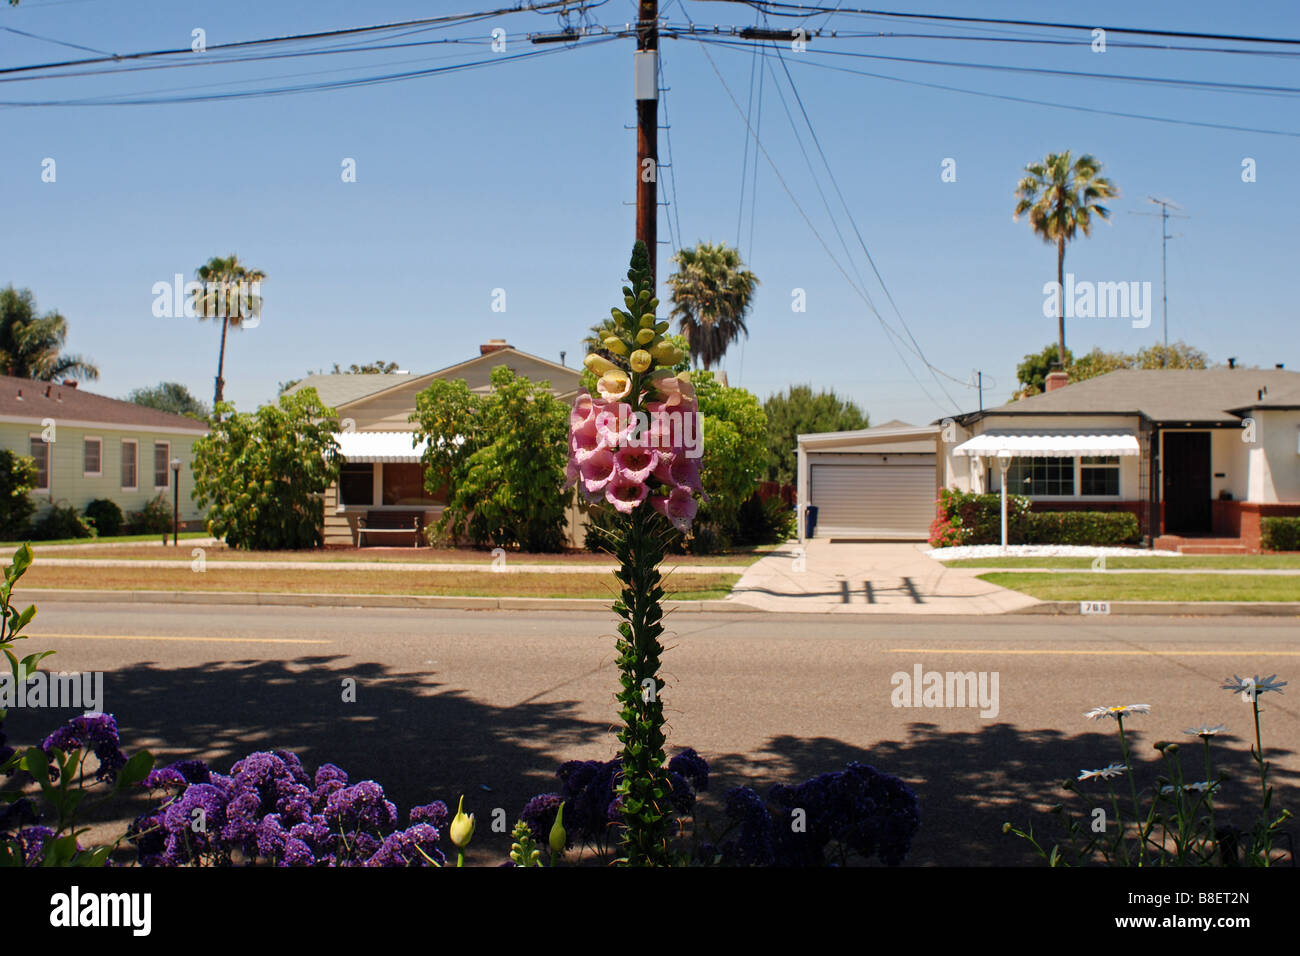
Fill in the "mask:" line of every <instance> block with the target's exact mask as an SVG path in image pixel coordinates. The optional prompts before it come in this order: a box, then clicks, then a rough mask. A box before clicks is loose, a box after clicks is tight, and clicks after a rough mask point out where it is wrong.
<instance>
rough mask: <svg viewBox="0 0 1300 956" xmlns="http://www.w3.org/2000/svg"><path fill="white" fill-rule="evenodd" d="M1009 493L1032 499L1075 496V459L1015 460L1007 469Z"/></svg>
mask: <svg viewBox="0 0 1300 956" xmlns="http://www.w3.org/2000/svg"><path fill="white" fill-rule="evenodd" d="M1007 491H1008V492H1010V493H1011V494H1013V495H1028V496H1029V497H1031V498H1043V497H1050V496H1073V495H1074V459H1073V458H1015V459H1012V461H1011V467H1010V468H1008V469H1007Z"/></svg>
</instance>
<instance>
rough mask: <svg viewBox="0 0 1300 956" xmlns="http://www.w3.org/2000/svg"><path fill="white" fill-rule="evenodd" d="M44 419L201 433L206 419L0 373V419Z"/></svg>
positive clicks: (205, 426) (203, 430)
mask: <svg viewBox="0 0 1300 956" xmlns="http://www.w3.org/2000/svg"><path fill="white" fill-rule="evenodd" d="M12 418H22V419H29V420H30V419H36V420H40V419H45V418H52V419H54V420H55V421H56V422H59V421H69V422H94V423H96V424H102V425H114V426H118V427H122V428H180V429H184V430H185V431H192V432H197V433H200V434H201V433H203V432H206V431H207V430H208V426H207V423H206V422H201V421H196V420H195V419H193V418H186V417H185V416H184V415H173V414H171V413H170V412H160V411H158V410H157V409H154V408H145V407H144V406H143V405H137V404H135V403H134V402H123V401H120V400H119V399H116V398H108V397H106V396H104V395H96V394H95V393H94V392H87V391H84V390H82V389H81V388H74V387H72V386H70V385H58V384H55V383H53V382H38V381H35V380H34V379H30V378H14V377H13V376H11V375H0V420H4V419H12Z"/></svg>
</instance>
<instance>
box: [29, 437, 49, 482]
mask: <svg viewBox="0 0 1300 956" xmlns="http://www.w3.org/2000/svg"><path fill="white" fill-rule="evenodd" d="M28 448H29V449H30V451H31V456H32V460H33V461H35V462H36V487H35V488H34V489H33V490H34V491H49V490H50V446H49V443H48V442H46V440H45V439H44V438H42V437H41V436H40V435H32V436H31V443H30V444H29V445H28Z"/></svg>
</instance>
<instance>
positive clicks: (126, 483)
mask: <svg viewBox="0 0 1300 956" xmlns="http://www.w3.org/2000/svg"><path fill="white" fill-rule="evenodd" d="M139 463H140V443H139V442H137V441H132V440H130V439H127V438H124V439H122V490H123V491H135V489H136V482H137V481H138V479H137V478H136V468H137V467H138V466H139Z"/></svg>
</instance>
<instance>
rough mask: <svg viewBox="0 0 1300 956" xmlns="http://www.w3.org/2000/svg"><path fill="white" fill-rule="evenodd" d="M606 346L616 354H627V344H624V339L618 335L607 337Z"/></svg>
mask: <svg viewBox="0 0 1300 956" xmlns="http://www.w3.org/2000/svg"><path fill="white" fill-rule="evenodd" d="M605 348H607V349H609V350H610V351H611V352H613V353H614V354H615V355H626V354H627V346H626V345H624V344H623V340H622V339H620V338H619V337H618V336H617V335H611V336H610V337H609V338H607V339H605Z"/></svg>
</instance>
